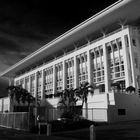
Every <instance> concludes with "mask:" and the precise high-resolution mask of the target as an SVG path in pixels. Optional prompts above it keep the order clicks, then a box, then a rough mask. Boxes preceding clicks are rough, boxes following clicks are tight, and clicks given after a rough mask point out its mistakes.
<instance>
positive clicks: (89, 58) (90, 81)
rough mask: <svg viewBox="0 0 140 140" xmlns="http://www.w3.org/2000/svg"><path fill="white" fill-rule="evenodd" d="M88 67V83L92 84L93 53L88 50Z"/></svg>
mask: <svg viewBox="0 0 140 140" xmlns="http://www.w3.org/2000/svg"><path fill="white" fill-rule="evenodd" d="M87 69H88V83H89V84H90V85H91V84H92V69H91V55H90V51H89V50H88V51H87Z"/></svg>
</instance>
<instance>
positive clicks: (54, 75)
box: [53, 65, 56, 94]
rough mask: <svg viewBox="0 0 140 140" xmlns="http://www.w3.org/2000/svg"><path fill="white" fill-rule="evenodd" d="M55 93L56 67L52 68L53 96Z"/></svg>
mask: <svg viewBox="0 0 140 140" xmlns="http://www.w3.org/2000/svg"><path fill="white" fill-rule="evenodd" d="M55 93H56V67H55V65H54V66H53V94H55Z"/></svg>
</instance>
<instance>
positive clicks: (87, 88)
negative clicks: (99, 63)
mask: <svg viewBox="0 0 140 140" xmlns="http://www.w3.org/2000/svg"><path fill="white" fill-rule="evenodd" d="M89 92H90V93H91V94H93V86H91V85H90V84H89V83H88V82H86V83H83V84H81V86H80V87H79V88H77V89H76V90H75V93H76V96H77V97H78V98H79V99H81V100H82V107H83V105H84V103H86V104H87V98H88V93H89Z"/></svg>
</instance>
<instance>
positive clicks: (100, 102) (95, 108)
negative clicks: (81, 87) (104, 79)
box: [82, 94, 108, 122]
mask: <svg viewBox="0 0 140 140" xmlns="http://www.w3.org/2000/svg"><path fill="white" fill-rule="evenodd" d="M107 108H108V99H107V94H95V95H93V96H92V95H89V96H88V109H87V110H86V106H85V104H84V106H83V112H82V113H83V117H85V118H87V119H89V120H92V121H97V122H106V121H107V120H108V119H107Z"/></svg>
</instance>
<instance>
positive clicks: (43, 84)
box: [1, 0, 140, 121]
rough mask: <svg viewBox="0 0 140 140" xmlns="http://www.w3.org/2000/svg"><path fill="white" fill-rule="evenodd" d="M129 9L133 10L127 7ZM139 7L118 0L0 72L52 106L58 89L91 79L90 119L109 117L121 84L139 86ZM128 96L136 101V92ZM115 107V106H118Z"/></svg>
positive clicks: (130, 1) (139, 4) (137, 3)
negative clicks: (115, 86) (92, 93)
mask: <svg viewBox="0 0 140 140" xmlns="http://www.w3.org/2000/svg"><path fill="white" fill-rule="evenodd" d="M132 8H134V11H130V9H132ZM139 9H140V1H139V0H120V1H118V2H116V3H115V4H113V5H111V6H110V7H108V8H106V9H105V10H103V11H101V12H100V13H98V14H96V15H94V16H93V17H91V18H90V19H88V20H86V21H85V22H83V23H81V24H80V25H78V26H76V27H74V28H73V29H71V30H70V31H68V32H66V33H65V34H63V35H61V36H60V37H58V38H56V39H55V40H53V41H52V42H50V43H48V44H47V45H45V46H43V47H42V48H41V49H39V50H37V51H36V52H34V53H32V54H31V55H29V56H27V57H26V58H25V59H23V60H21V61H20V62H19V63H17V64H15V65H14V66H12V67H11V68H9V69H8V70H7V71H5V72H3V73H2V74H1V76H5V77H8V78H9V79H10V83H12V81H13V83H14V85H16V86H18V85H21V86H22V87H23V88H25V89H27V90H28V91H29V92H30V93H31V94H32V95H33V96H34V97H36V98H37V99H41V100H47V101H48V102H49V103H50V104H51V105H52V106H53V107H57V103H58V101H59V97H55V94H56V93H57V92H60V91H62V90H64V89H71V88H77V87H79V86H80V85H81V84H82V83H85V82H89V83H90V84H91V85H93V87H94V96H93V97H91V96H90V95H89V97H88V108H92V109H94V110H92V115H91V112H89V113H88V114H89V115H88V118H89V119H91V116H92V117H93V114H95V115H94V120H97V121H111V117H110V116H111V115H110V114H111V113H110V111H112V112H113V109H112V107H111V106H115V105H116V106H117V104H119V101H118V102H117V99H116V98H120V100H121V99H123V100H125V99H126V98H127V97H126V98H125V96H126V93H125V89H126V88H127V87H129V86H133V87H135V88H136V90H138V89H140V55H139V53H140V28H139V27H140V26H139V24H138V23H139V16H140V14H138V11H139V12H140V10H139ZM113 83H119V85H120V87H121V91H120V93H119V94H121V95H119V96H122V98H121V97H117V96H118V95H115V94H116V93H114V92H113V91H112V87H111V85H112V84H113ZM127 96H130V95H127ZM131 96H132V95H131ZM133 96H137V95H133ZM132 98H136V100H137V101H138V99H137V97H132ZM132 98H129V97H128V98H127V99H128V102H129V103H130V105H131V104H132V105H133V103H134V102H135V101H134V100H133V102H132V103H131V99H132ZM120 102H121V101H120ZM122 102H123V101H122ZM128 102H127V103H126V104H124V105H123V109H125V106H128ZM78 105H80V102H78ZM138 105H139V103H138V104H136V108H137V107H138ZM115 109H116V110H117V111H118V109H121V106H119V108H116V107H115ZM127 110H129V108H127ZM130 113H132V112H131V111H130ZM124 114H125V115H126V117H128V116H129V115H128V114H127V113H124ZM117 115H119V114H117ZM138 116H140V115H138ZM121 117H122V116H121ZM123 117H124V116H123ZM128 118H129V117H128ZM130 119H137V117H136V118H135V117H134V118H133V117H130ZM112 120H114V119H112ZM118 120H119V117H118Z"/></svg>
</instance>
